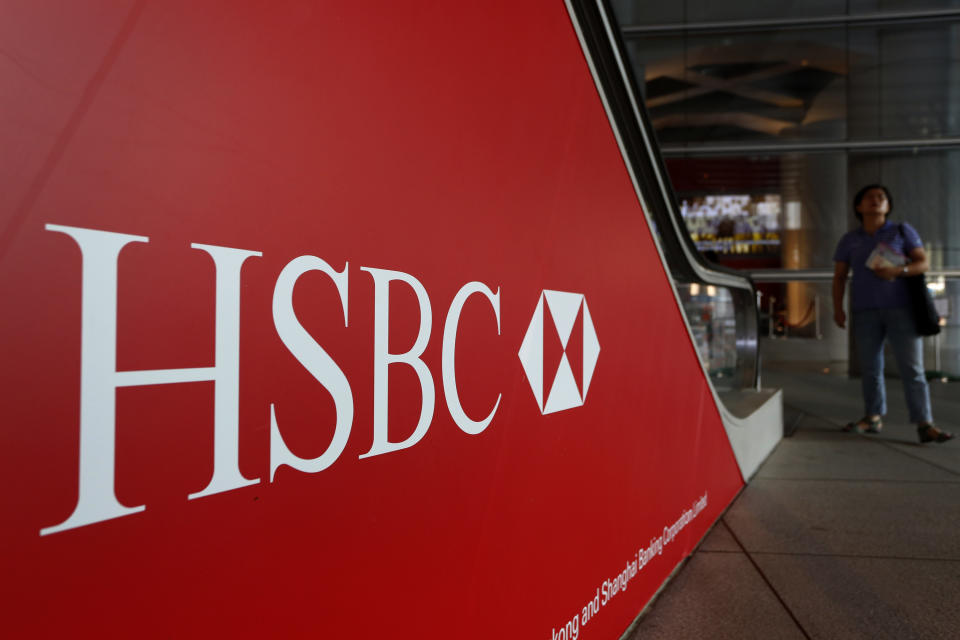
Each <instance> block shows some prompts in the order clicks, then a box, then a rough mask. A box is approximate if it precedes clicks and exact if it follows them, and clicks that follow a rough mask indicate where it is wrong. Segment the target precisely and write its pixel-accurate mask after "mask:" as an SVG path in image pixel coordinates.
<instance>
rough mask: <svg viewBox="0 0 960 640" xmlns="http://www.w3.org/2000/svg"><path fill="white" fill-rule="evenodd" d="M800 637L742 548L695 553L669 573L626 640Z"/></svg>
mask: <svg viewBox="0 0 960 640" xmlns="http://www.w3.org/2000/svg"><path fill="white" fill-rule="evenodd" d="M677 638H717V639H723V638H731V639H732V638H736V639H738V640H751V639H753V638H756V639H758V640H760V639H763V640H779V639H781V638H782V639H785V640H786V639H793V638H803V634H802V633H801V632H800V630H799V628H798V627H797V626H796V624H795V623H794V622H793V620H792V619H791V618H790V616H789V614H788V613H787V612H786V610H785V609H784V608H783V606H782V605H781V604H780V602H779V601H778V600H777V598H776V596H775V595H774V594H773V592H772V591H770V589H769V588H768V587H767V584H766V583H765V582H764V581H763V579H762V578H761V576H760V574H759V573H758V572H757V570H756V568H755V567H754V566H753V564H751V562H750V560H749V559H748V558H747V557H746V556H745V555H743V554H742V553H697V554H696V555H694V556H693V557H692V558H691V559H690V561H689V562H688V563H687V564H686V566H684V567H683V569H682V570H681V571H680V572H679V573H678V574H677V575H676V576H674V578H673V580H672V581H671V582H670V584H668V585H667V587H666V589H664V591H663V593H662V594H661V595H660V597H659V598H658V599H657V600H656V602H655V603H654V605H653V607H652V608H651V610H650V611H649V612H648V613H647V614H646V615H645V616H644V617H643V619H642V620H641V621H640V624H639V625H638V626H637V628H636V629H635V630H634V632H633V633H632V634H631V635H630V636H629V640H659V639H664V640H676V639H677Z"/></svg>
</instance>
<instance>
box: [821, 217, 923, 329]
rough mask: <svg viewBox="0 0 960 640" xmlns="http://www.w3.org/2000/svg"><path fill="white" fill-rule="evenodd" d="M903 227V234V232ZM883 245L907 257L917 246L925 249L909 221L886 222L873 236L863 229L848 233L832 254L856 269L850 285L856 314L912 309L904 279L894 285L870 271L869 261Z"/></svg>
mask: <svg viewBox="0 0 960 640" xmlns="http://www.w3.org/2000/svg"><path fill="white" fill-rule="evenodd" d="M901 227H902V229H903V233H901ZM880 242H883V243H885V244H887V245H888V246H890V247H891V248H893V249H896V250H897V251H899V252H900V253H902V254H904V255H905V256H908V258H909V255H910V252H911V251H913V250H914V249H916V248H917V247H922V246H923V241H922V240H920V235H919V234H918V233H917V230H916V229H914V228H913V227H912V226H910V225H909V224H907V223H906V222H902V223H899V222H886V223H885V224H884V225H883V226H882V227H880V228H879V229H877V232H876V233H875V234H874V235H873V236H871V235H869V234H867V232H866V231H864V230H863V227H860V228H859V229H854V230H853V231H848V232H847V233H846V234H844V236H843V237H842V238H840V242H839V244H837V250H836V251H835V252H834V254H833V260H834V262H846V263H847V264H849V265H850V266H851V267H852V268H853V282H852V283H851V285H850V307H851V309H853V310H854V311H862V310H864V309H889V308H891V307H909V306H910V295H909V293H908V292H907V283H906V282H904V281H903V279H902V278H897V279H896V280H894V281H893V282H890V281H889V280H884V279H883V278H880V277H879V276H877V274H875V273H874V272H873V270H872V269H868V268H867V258H868V257H869V256H870V254H871V253H872V252H873V250H874V249H875V248H876V246H877V244H878V243H880Z"/></svg>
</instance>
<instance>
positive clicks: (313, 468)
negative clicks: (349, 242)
mask: <svg viewBox="0 0 960 640" xmlns="http://www.w3.org/2000/svg"><path fill="white" fill-rule="evenodd" d="M349 267H350V263H346V264H345V265H344V267H343V271H334V269H333V267H331V266H330V265H329V264H327V263H326V262H324V261H323V260H321V259H320V258H317V257H315V256H300V257H299V258H295V259H294V260H292V261H291V262H290V263H289V264H288V265H287V266H285V267H284V268H283V271H281V272H280V276H279V277H278V278H277V285H276V287H274V290H273V324H274V326H275V327H276V328H277V335H278V336H280V340H282V341H283V344H284V345H285V346H286V347H287V349H288V350H289V351H290V353H291V354H292V355H293V357H295V358H296V359H297V360H298V361H299V362H300V364H302V365H303V367H304V368H305V369H306V370H307V371H309V372H310V374H311V375H312V376H313V377H314V378H316V379H317V382H319V383H320V384H322V385H323V386H324V388H326V390H327V391H328V392H329V393H330V395H331V396H332V397H333V402H334V405H335V407H336V411H337V423H336V428H335V430H334V433H333V440H331V442H330V446H328V447H327V450H326V451H324V452H323V454H322V455H320V456H318V457H316V458H301V457H300V456H298V455H296V454H294V453H293V452H292V451H290V449H289V448H288V447H287V444H286V443H285V442H284V441H283V436H282V435H281V434H280V427H279V425H278V424H277V417H276V411H275V407H274V405H273V404H271V405H270V481H271V482H272V481H273V478H274V476H275V475H276V472H277V469H278V468H279V467H280V466H282V465H285V464H286V465H289V466H291V467H293V468H294V469H296V470H298V471H303V472H304V473H316V472H318V471H323V470H324V469H326V468H327V467H329V466H330V465H331V464H333V463H334V462H336V460H337V458H339V457H340V454H341V453H343V449H344V447H346V446H347V438H348V437H349V435H350V429H351V427H352V426H353V392H352V391H351V390H350V382H349V381H348V380H347V377H346V376H345V375H344V373H343V370H341V369H340V367H338V366H337V363H336V362H334V361H333V358H331V357H330V355H329V354H328V353H327V352H326V351H324V349H323V347H321V346H320V345H319V344H318V343H317V342H316V340H314V339H313V337H312V336H311V335H310V334H309V333H307V330H306V329H304V328H303V325H301V324H300V321H299V320H297V316H296V313H295V312H294V310H293V288H294V285H296V283H297V280H298V279H299V278H300V276H302V275H303V274H304V273H306V272H308V271H322V272H323V273H325V274H327V275H328V276H330V278H331V279H332V280H333V282H334V284H336V285H337V291H338V292H339V294H340V302H341V304H342V306H343V324H344V326H349V321H348V320H347V270H348V269H349Z"/></svg>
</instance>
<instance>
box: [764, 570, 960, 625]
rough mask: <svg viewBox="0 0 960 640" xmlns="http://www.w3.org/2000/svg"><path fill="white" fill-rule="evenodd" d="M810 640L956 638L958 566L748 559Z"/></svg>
mask: <svg viewBox="0 0 960 640" xmlns="http://www.w3.org/2000/svg"><path fill="white" fill-rule="evenodd" d="M754 560H755V561H756V563H757V564H758V565H759V567H760V569H761V571H763V574H764V575H765V576H766V578H767V579H768V580H769V581H770V583H771V584H772V585H773V587H774V588H775V589H776V591H777V593H778V594H779V595H780V596H781V598H783V599H784V601H786V602H787V604H788V606H789V607H790V610H791V612H792V613H793V615H794V616H795V617H796V618H797V619H798V620H799V622H800V624H801V626H802V627H803V628H804V630H805V631H806V632H807V633H808V634H809V635H810V637H811V638H824V639H828V638H830V639H832V638H850V639H855V638H863V639H865V640H867V639H869V640H880V639H886V638H889V639H891V640H894V639H895V640H903V639H904V638H911V639H915V638H917V639H919V638H931V639H932V638H937V639H941V638H956V637H958V633H960V562H955V561H954V562H944V561H931V560H904V559H891V558H849V557H823V556H819V557H818V556H796V555H765V554H756V555H754Z"/></svg>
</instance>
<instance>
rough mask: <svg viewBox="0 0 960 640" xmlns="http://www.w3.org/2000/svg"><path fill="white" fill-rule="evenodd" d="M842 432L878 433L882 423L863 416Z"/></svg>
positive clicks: (879, 420) (845, 427)
mask: <svg viewBox="0 0 960 640" xmlns="http://www.w3.org/2000/svg"><path fill="white" fill-rule="evenodd" d="M843 430H844V431H846V432H847V433H880V432H881V431H882V430H883V421H882V420H881V419H880V416H877V417H875V418H871V417H870V416H863V417H862V418H860V419H859V420H857V421H856V422H848V423H847V424H845V425H844V427H843ZM951 437H953V436H951Z"/></svg>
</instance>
